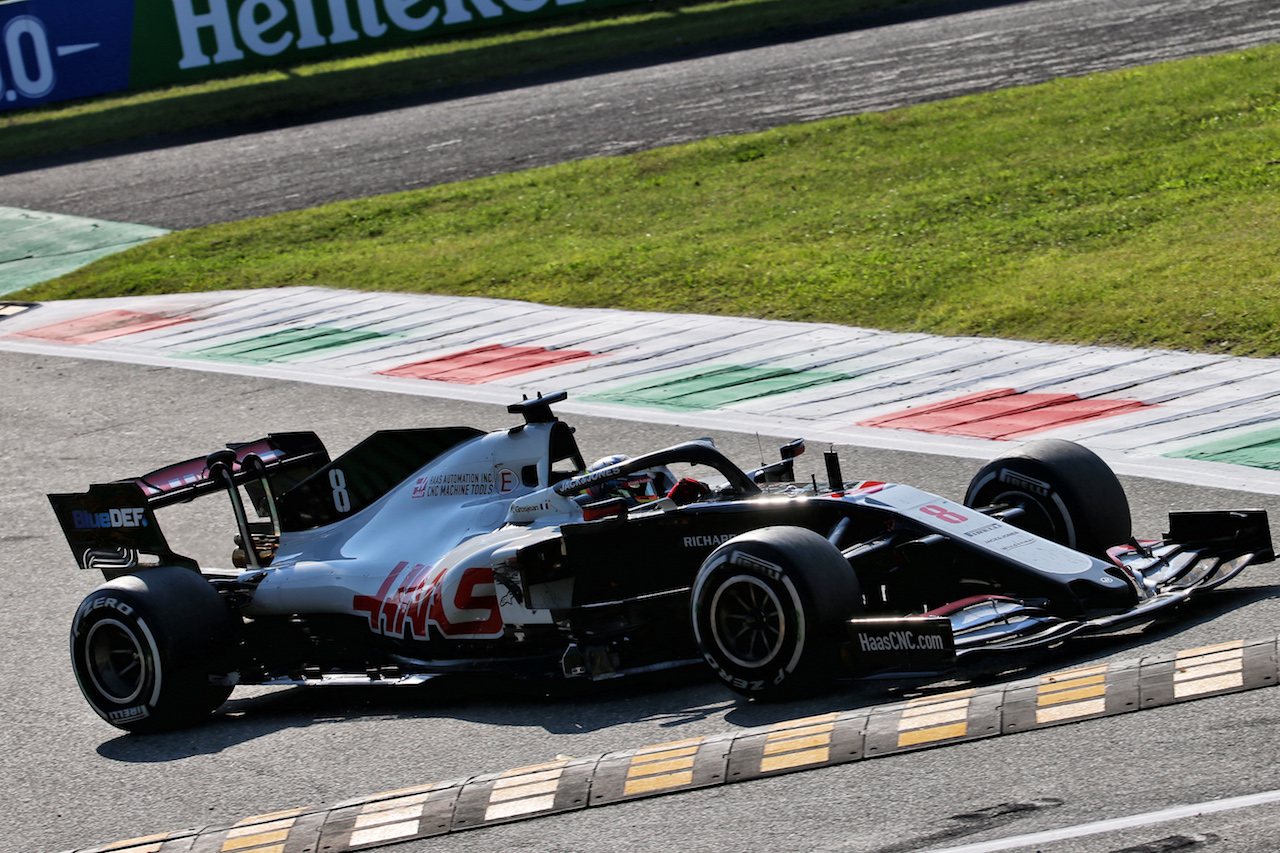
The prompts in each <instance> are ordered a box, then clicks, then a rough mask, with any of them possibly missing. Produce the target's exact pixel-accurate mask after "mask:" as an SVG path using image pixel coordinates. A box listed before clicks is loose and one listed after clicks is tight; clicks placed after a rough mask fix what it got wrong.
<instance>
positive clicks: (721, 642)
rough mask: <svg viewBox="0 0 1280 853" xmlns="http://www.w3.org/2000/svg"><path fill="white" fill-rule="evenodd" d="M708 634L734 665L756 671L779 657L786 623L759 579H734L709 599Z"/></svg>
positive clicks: (779, 605) (778, 605)
mask: <svg viewBox="0 0 1280 853" xmlns="http://www.w3.org/2000/svg"><path fill="white" fill-rule="evenodd" d="M711 632H712V635H713V636H714V638H715V642H716V646H717V647H718V648H719V649H720V650H721V652H723V653H724V655H725V656H726V657H727V658H729V660H730V661H732V662H733V663H734V664H736V665H738V666H741V667H747V668H750V669H755V668H758V667H761V666H764V665H766V664H768V663H769V662H770V661H771V660H773V659H774V658H775V657H777V656H778V653H779V652H780V651H781V650H782V645H783V643H784V642H785V641H786V639H787V620H786V616H785V614H784V610H783V607H782V602H781V601H780V600H779V599H778V596H777V594H775V593H774V591H773V590H772V589H770V588H769V586H768V585H766V584H765V583H764V582H763V581H761V580H760V579H759V578H755V577H752V576H750V575H735V576H734V577H731V578H729V579H728V580H726V581H725V582H724V583H722V584H721V585H720V587H719V588H718V589H717V590H716V593H715V596H714V597H713V598H712V599H711Z"/></svg>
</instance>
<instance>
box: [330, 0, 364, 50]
mask: <svg viewBox="0 0 1280 853" xmlns="http://www.w3.org/2000/svg"><path fill="white" fill-rule="evenodd" d="M329 20H331V21H333V32H332V33H331V34H330V35H329V42H330V44H342V43H343V42H348V41H355V40H356V39H358V38H360V34H359V33H357V32H356V31H355V30H353V29H352V28H351V16H350V15H348V14H347V0H329Z"/></svg>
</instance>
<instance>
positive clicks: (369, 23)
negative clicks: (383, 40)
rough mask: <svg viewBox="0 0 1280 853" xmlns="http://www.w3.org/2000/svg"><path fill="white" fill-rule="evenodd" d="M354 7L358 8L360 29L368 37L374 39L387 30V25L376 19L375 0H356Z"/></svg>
mask: <svg viewBox="0 0 1280 853" xmlns="http://www.w3.org/2000/svg"><path fill="white" fill-rule="evenodd" d="M356 8H358V9H359V10H360V29H362V30H364V34H365V35H367V36H368V37H369V38H375V39H376V38H377V37H378V36H380V35H382V34H383V33H385V32H386V31H387V25H386V24H384V23H382V21H379V20H378V7H377V5H376V3H375V0H356Z"/></svg>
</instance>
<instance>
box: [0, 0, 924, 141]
mask: <svg viewBox="0 0 1280 853" xmlns="http://www.w3.org/2000/svg"><path fill="white" fill-rule="evenodd" d="M930 2H937V0H804V2H796V0H652V2H642V3H636V4H635V5H631V6H622V7H619V8H617V9H614V10H611V11H609V12H596V13H594V14H583V15H566V16H563V17H555V18H551V19H548V20H545V21H542V22H535V23H526V24H524V25H513V26H511V27H506V28H501V29H497V30H483V31H480V32H479V33H478V34H471V35H462V36H458V37H454V38H449V39H440V40H436V41H428V42H424V43H422V44H421V45H418V46H415V47H412V48H405V49H401V50H394V51H383V52H379V53H372V54H366V55H360V56H353V57H350V58H346V59H340V60H333V61H328V62H319V63H312V64H308V65H301V66H297V67H293V68H284V69H280V70H275V71H269V72H262V73H257V74H246V75H241V76H237V77H231V78H226V79H220V80H213V81H209V82H206V83H202V84H199V85H190V86H174V87H171V88H167V89H161V90H154V91H149V92H139V93H132V94H126V95H119V96H106V97H99V98H93V99H86V100H84V101H82V102H72V103H66V104H52V105H50V106H47V107H43V108H37V109H31V110H25V111H19V112H13V113H0V160H8V159H14V158H18V157H25V156H30V155H36V154H50V153H55V152H59V151H65V150H69V149H74V148H82V147H84V146H87V145H94V144H98V143H104V142H115V141H120V140H126V139H132V138H136V137H141V136H150V135H154V134H161V133H170V132H173V131H181V130H190V129H193V128H202V127H209V126H213V125H218V124H223V123H227V122H242V121H251V120H254V119H262V118H267V117H270V116H279V115H282V114H288V113H300V112H307V111H312V110H316V109H321V108H326V107H335V106H341V105H344V104H349V103H354V102H367V101H370V100H373V99H377V98H387V97H396V96H404V95H411V94H417V93H423V92H428V91H431V90H433V89H439V88H441V87H445V86H451V85H456V84H460V83H468V82H477V81H483V80H491V79H497V78H502V77H508V76H511V75H514V74H521V73H529V72H535V71H547V70H550V69H554V68H558V67H562V66H565V65H568V64H573V63H582V62H590V61H593V60H602V59H611V58H615V57H619V56H629V55H633V54H640V53H644V52H647V51H654V50H661V49H665V48H671V47H676V46H679V45H689V44H697V43H702V42H708V41H712V40H715V39H722V38H726V37H730V36H739V35H750V34H757V33H762V32H767V31H769V30H775V29H781V28H786V27H794V26H798V25H803V24H812V23H821V22H828V21H834V20H838V19H841V18H847V17H851V16H854V15H857V14H860V13H864V12H868V11H874V10H883V9H890V8H894V7H898V6H906V5H929V3H930Z"/></svg>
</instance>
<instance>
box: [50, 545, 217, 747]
mask: <svg viewBox="0 0 1280 853" xmlns="http://www.w3.org/2000/svg"><path fill="white" fill-rule="evenodd" d="M238 627H239V620H238V619H236V617H235V616H234V614H233V613H232V612H231V609H230V608H229V606H228V605H227V603H226V602H225V601H224V600H223V599H222V597H221V596H220V595H218V593H217V592H216V591H215V590H214V588H213V587H212V586H211V585H210V584H209V582H208V581H207V580H205V579H204V578H203V577H201V576H200V575H199V574H198V573H196V572H193V571H191V570H190V569H183V568H176V567H172V566H166V567H161V568H155V569H147V570H146V571H142V572H139V573H137V574H133V575H126V576H124V577H120V578H116V579H115V580H112V581H109V582H108V583H105V584H103V585H102V586H100V587H98V588H97V589H95V590H94V591H93V592H91V593H90V594H89V595H88V597H87V598H85V600H84V602H83V603H81V605H80V608H79V610H77V611H76V615H75V619H74V620H73V622H72V625H71V661H72V668H73V669H74V671H75V675H76V681H78V682H79V684H80V692H81V693H83V694H84V697H85V699H86V700H88V702H89V705H90V706H91V707H92V708H93V710H94V711H96V712H97V713H98V715H99V716H100V717H102V718H103V719H104V720H106V721H107V722H108V723H111V725H113V726H116V727H117V728H121V729H124V730H126V731H130V732H154V731H162V730H165V729H172V728H178V727H181V726H184V725H189V724H192V723H195V722H198V721H199V720H201V719H203V718H204V717H206V716H208V715H209V714H210V713H212V712H213V710H214V709H216V708H217V707H218V706H219V705H221V704H222V703H223V702H224V701H226V699H227V697H228V696H229V695H231V690H232V687H231V683H230V679H229V678H228V677H227V676H228V674H229V673H230V671H231V670H232V669H233V664H232V661H233V660H234V656H235V648H236V643H237V640H238V631H237V629H238Z"/></svg>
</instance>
